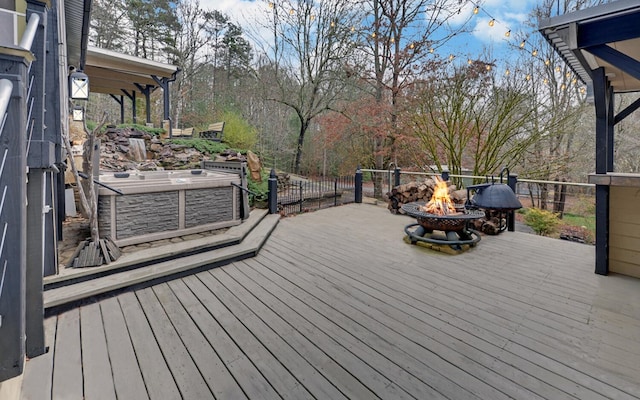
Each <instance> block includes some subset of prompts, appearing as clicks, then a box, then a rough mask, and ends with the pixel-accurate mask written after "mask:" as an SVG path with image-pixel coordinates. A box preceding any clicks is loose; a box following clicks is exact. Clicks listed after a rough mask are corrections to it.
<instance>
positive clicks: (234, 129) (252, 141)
mask: <svg viewBox="0 0 640 400" xmlns="http://www.w3.org/2000/svg"><path fill="white" fill-rule="evenodd" d="M221 118H222V121H224V139H223V140H224V141H225V142H226V143H228V144H229V146H230V147H234V148H239V149H253V148H255V145H256V143H257V142H258V132H257V131H256V128H254V127H253V126H251V125H249V123H248V122H247V121H246V120H245V119H244V118H243V117H242V116H241V115H240V114H237V113H235V112H232V111H225V112H224V113H223V114H222V117H221Z"/></svg>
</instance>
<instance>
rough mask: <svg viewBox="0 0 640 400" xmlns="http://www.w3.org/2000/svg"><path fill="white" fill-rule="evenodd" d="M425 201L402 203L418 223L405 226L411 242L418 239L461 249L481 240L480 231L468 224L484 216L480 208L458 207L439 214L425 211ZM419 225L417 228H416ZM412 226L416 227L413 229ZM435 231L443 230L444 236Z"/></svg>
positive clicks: (403, 207) (404, 208) (405, 210)
mask: <svg viewBox="0 0 640 400" xmlns="http://www.w3.org/2000/svg"><path fill="white" fill-rule="evenodd" d="M424 207H425V203H407V204H404V205H402V210H404V212H405V213H407V215H409V216H411V217H414V218H416V219H417V221H418V223H417V224H409V225H407V226H406V227H405V228H404V231H405V233H406V234H407V236H409V240H410V241H411V244H416V243H417V242H418V241H420V242H427V243H434V244H445V245H449V246H450V247H451V248H452V249H454V250H461V249H462V245H465V244H468V245H472V246H473V245H475V244H476V243H478V242H479V241H480V232H478V231H476V230H474V229H471V228H469V227H468V226H467V223H468V222H469V221H472V220H474V219H478V218H482V217H484V212H482V211H479V210H466V209H464V208H463V207H462V208H457V209H456V212H454V213H452V214H446V215H438V214H432V213H428V212H426V211H423V210H424ZM416 227H417V228H416ZM412 228H416V229H413V230H412ZM433 231H441V232H443V233H444V238H438V237H437V236H436V235H433Z"/></svg>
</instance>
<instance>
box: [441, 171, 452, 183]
mask: <svg viewBox="0 0 640 400" xmlns="http://www.w3.org/2000/svg"><path fill="white" fill-rule="evenodd" d="M449 178H450V176H449V171H447V170H446V169H445V170H444V171H442V180H443V181H445V182H447V181H448V180H449Z"/></svg>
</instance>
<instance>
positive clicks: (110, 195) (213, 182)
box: [98, 170, 242, 246]
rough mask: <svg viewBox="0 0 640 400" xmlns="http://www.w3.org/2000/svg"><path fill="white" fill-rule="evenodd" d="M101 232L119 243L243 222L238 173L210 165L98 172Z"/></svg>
mask: <svg viewBox="0 0 640 400" xmlns="http://www.w3.org/2000/svg"><path fill="white" fill-rule="evenodd" d="M99 178H100V182H101V183H104V184H106V185H109V186H111V187H113V188H116V189H118V190H120V191H121V192H122V193H123V195H119V194H117V193H115V192H113V191H111V190H109V189H107V188H104V187H99V189H98V225H99V229H100V235H101V236H109V237H111V239H112V240H113V241H114V242H115V243H116V244H117V245H118V246H126V245H131V244H137V243H143V242H149V241H153V240H159V239H168V238H172V237H176V236H182V235H188V234H193V233H198V232H204V231H208V230H212V229H220V228H225V227H229V226H233V225H238V224H240V223H241V216H240V204H241V195H242V194H241V190H240V189H238V188H237V187H236V186H234V185H232V184H236V185H241V178H240V175H239V174H237V173H227V172H221V171H211V170H185V171H144V172H140V171H131V172H124V173H122V172H119V173H109V172H104V173H102V172H101V173H100V177H99Z"/></svg>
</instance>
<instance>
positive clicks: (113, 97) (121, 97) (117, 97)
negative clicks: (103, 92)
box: [109, 94, 124, 124]
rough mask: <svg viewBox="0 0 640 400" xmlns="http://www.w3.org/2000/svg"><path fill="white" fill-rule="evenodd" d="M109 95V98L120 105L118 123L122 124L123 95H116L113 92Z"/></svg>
mask: <svg viewBox="0 0 640 400" xmlns="http://www.w3.org/2000/svg"><path fill="white" fill-rule="evenodd" d="M109 96H111V98H112V99H114V100H115V101H116V103H118V104H119V105H120V123H121V124H124V97H123V96H122V95H120V96H116V95H114V94H110V95H109Z"/></svg>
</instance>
